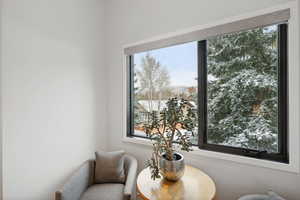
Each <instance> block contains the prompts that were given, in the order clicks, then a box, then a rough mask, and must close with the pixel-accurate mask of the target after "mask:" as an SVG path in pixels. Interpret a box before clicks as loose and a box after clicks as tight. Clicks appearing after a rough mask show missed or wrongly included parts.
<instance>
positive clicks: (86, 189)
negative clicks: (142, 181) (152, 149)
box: [55, 154, 137, 200]
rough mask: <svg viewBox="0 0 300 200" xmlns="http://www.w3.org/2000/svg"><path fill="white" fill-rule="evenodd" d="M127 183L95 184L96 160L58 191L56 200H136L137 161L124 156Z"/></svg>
mask: <svg viewBox="0 0 300 200" xmlns="http://www.w3.org/2000/svg"><path fill="white" fill-rule="evenodd" d="M124 171H125V183H124V184H121V183H103V184H95V182H94V180H95V178H94V177H95V160H89V161H86V162H85V163H83V164H82V165H81V166H80V167H79V169H78V170H77V171H75V172H74V174H73V175H72V176H71V177H70V178H69V179H68V180H67V182H66V183H65V184H64V185H63V187H62V188H61V189H60V190H58V191H56V193H55V200H134V199H135V198H136V174H137V161H136V159H135V158H134V157H132V156H130V155H127V154H125V155H124Z"/></svg>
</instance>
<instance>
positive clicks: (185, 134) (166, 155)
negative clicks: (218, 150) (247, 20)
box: [144, 98, 198, 181]
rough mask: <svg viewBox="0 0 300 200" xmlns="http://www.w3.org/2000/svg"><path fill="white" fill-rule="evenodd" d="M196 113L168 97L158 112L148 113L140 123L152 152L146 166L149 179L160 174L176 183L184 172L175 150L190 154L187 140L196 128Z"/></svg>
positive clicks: (182, 160) (193, 108)
mask: <svg viewBox="0 0 300 200" xmlns="http://www.w3.org/2000/svg"><path fill="white" fill-rule="evenodd" d="M197 121H198V120H197V111H196V109H195V107H194V106H193V105H192V104H191V103H190V102H189V101H187V100H185V99H180V100H179V99H177V98H171V99H169V100H168V101H167V103H166V107H165V108H163V109H162V111H160V112H157V111H153V112H152V113H150V116H149V118H148V122H147V123H145V124H144V129H145V131H146V134H147V136H148V137H149V138H150V139H151V140H152V141H153V153H152V156H151V158H150V159H149V160H147V161H146V166H147V167H149V168H150V170H151V178H152V179H156V178H160V177H161V176H160V175H162V176H163V177H164V178H165V179H167V180H169V181H177V180H179V179H180V178H181V177H182V175H183V173H184V158H183V155H182V154H180V153H178V152H177V151H176V149H175V148H179V149H181V150H183V151H187V152H188V151H191V150H192V149H191V146H192V143H191V137H192V136H194V133H195V131H196V127H197Z"/></svg>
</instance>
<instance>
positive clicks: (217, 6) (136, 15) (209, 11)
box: [105, 0, 300, 200]
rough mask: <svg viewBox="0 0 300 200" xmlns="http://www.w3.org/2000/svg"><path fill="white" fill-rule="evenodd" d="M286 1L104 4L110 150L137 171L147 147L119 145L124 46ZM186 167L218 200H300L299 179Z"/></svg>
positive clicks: (208, 163)
mask: <svg viewBox="0 0 300 200" xmlns="http://www.w3.org/2000/svg"><path fill="white" fill-rule="evenodd" d="M287 1H288V0H247V1H240V0H226V2H225V1H219V0H209V1H208V0H189V1H174V0H163V1H161V0H152V1H149V0H109V1H106V2H105V8H106V9H105V16H106V22H107V23H106V29H105V30H106V32H105V42H106V43H105V46H106V51H105V58H106V60H105V62H106V67H107V69H108V74H109V76H108V78H109V80H108V83H109V87H108V88H109V89H108V108H109V112H108V130H109V131H108V136H109V149H111V150H115V149H120V148H123V149H125V150H126V151H128V152H130V153H131V154H133V155H135V156H136V157H137V158H138V159H139V163H140V168H143V164H144V163H143V162H144V160H145V158H146V157H148V156H149V155H150V150H151V149H150V147H147V146H144V145H138V144H132V143H124V142H122V135H123V132H122V131H124V130H123V129H122V122H123V119H122V109H123V107H122V105H123V104H122V94H123V92H125V91H123V85H122V84H123V82H122V77H123V76H122V67H123V54H122V50H123V49H122V48H123V46H124V45H127V44H131V43H134V42H137V41H140V40H145V39H148V38H152V37H154V36H157V35H161V34H165V33H169V32H174V31H178V30H181V29H185V28H190V27H193V26H197V25H201V24H207V23H209V22H214V21H216V20H221V19H223V18H226V17H231V16H235V15H240V14H244V13H246V12H252V11H256V10H259V9H264V8H267V7H271V6H274V5H277V4H280V3H285V2H287ZM187 163H189V164H192V165H194V166H197V167H199V168H201V169H202V170H204V171H205V172H207V173H208V174H209V175H210V176H211V177H212V178H213V179H214V180H215V182H216V184H217V193H218V196H219V197H220V198H219V199H222V200H234V199H237V198H238V197H239V196H240V195H242V194H245V193H258V192H261V193H264V192H266V191H267V190H269V189H272V190H274V191H276V192H278V193H280V194H281V195H283V196H284V197H286V198H287V199H289V200H298V199H299V196H300V190H299V185H300V175H299V174H293V173H287V172H282V171H277V170H271V169H267V168H261V167H254V166H249V165H244V164H238V163H234V162H230V161H225V160H220V159H213V158H207V157H202V156H196V155H195V156H190V157H189V158H188V159H187Z"/></svg>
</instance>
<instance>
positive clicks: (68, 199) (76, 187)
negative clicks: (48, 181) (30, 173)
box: [55, 160, 94, 200]
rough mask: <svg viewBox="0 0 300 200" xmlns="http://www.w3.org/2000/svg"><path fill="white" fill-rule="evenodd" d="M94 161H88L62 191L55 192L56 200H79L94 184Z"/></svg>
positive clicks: (68, 180)
mask: <svg viewBox="0 0 300 200" xmlns="http://www.w3.org/2000/svg"><path fill="white" fill-rule="evenodd" d="M93 169H94V161H93V160H88V161H86V162H84V163H83V164H82V165H81V166H80V167H79V169H77V170H76V171H75V172H74V173H73V174H72V175H71V177H69V178H68V179H67V181H66V183H65V184H64V185H63V186H62V188H61V189H59V190H58V191H56V192H55V200H79V199H80V197H81V195H82V194H83V193H84V192H85V191H86V189H87V188H88V187H89V186H90V185H91V184H92V183H93V177H94V173H93V171H94V170H93Z"/></svg>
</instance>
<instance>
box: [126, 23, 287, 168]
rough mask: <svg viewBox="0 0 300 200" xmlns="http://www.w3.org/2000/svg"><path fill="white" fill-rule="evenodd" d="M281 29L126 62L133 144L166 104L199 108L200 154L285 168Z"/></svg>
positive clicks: (249, 32)
mask: <svg viewBox="0 0 300 200" xmlns="http://www.w3.org/2000/svg"><path fill="white" fill-rule="evenodd" d="M287 28H288V25H287V24H286V23H281V24H275V25H271V26H261V27H259V28H252V29H248V30H246V31H238V32H234V33H227V34H222V35H218V36H213V37H207V38H208V39H206V40H200V41H194V42H187V43H183V44H179V45H174V46H169V47H164V48H158V49H154V50H150V51H143V52H138V53H133V54H130V55H128V58H129V59H128V65H129V73H128V74H129V79H128V80H129V82H130V84H129V86H130V87H129V90H128V95H129V101H128V103H129V105H128V124H129V126H128V131H127V134H128V136H130V137H146V134H145V132H144V130H143V122H145V121H147V118H148V117H149V113H150V112H151V111H153V110H155V111H159V110H161V109H162V108H164V106H165V102H166V101H167V100H168V99H169V98H171V97H179V98H185V99H187V100H189V101H190V102H191V103H192V104H194V105H195V106H196V107H197V110H198V118H199V120H198V135H195V136H193V137H192V138H191V141H192V143H193V144H194V145H195V146H198V147H199V148H200V149H205V150H211V151H217V152H223V153H230V154H236V155H243V156H249V157H255V158H259V159H266V160H273V161H278V162H285V163H288V150H287V149H288V142H287V137H288V133H287V130H288V127H287V124H288V123H287V120H288V119H287V117H288V115H287V111H288V107H287V98H288V94H287V88H288V87H287V78H288V77H287Z"/></svg>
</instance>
